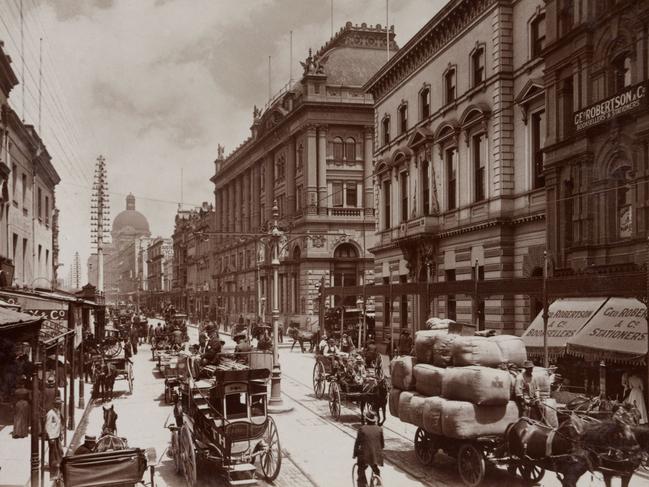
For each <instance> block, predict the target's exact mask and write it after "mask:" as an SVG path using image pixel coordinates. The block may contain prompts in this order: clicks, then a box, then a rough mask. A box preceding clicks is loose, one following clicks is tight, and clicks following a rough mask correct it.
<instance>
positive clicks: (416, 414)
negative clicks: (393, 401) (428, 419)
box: [399, 393, 427, 428]
mask: <svg viewBox="0 0 649 487" xmlns="http://www.w3.org/2000/svg"><path fill="white" fill-rule="evenodd" d="M426 399H427V397H426V396H422V395H421V394H417V393H413V394H412V397H411V398H410V400H409V401H406V400H404V401H403V403H401V404H399V418H400V419H401V421H403V422H405V423H410V424H414V425H415V426H419V427H420V428H423V427H424V406H425V404H426Z"/></svg>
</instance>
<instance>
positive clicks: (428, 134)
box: [408, 127, 433, 149]
mask: <svg viewBox="0 0 649 487" xmlns="http://www.w3.org/2000/svg"><path fill="white" fill-rule="evenodd" d="M432 140H433V132H432V131H431V130H429V129H427V128H424V127H418V128H417V130H415V132H414V133H413V134H412V135H411V136H410V138H409V139H408V147H411V148H413V149H414V148H416V147H419V146H420V145H422V144H426V143H427V142H432Z"/></svg>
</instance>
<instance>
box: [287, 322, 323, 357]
mask: <svg viewBox="0 0 649 487" xmlns="http://www.w3.org/2000/svg"><path fill="white" fill-rule="evenodd" d="M287 333H288V336H290V337H291V338H292V339H293V345H291V352H292V351H293V347H294V346H295V344H296V343H299V344H300V350H302V353H304V343H305V342H309V352H313V350H314V349H315V348H316V347H317V346H318V338H319V334H320V333H319V332H317V331H306V330H300V329H299V328H297V327H296V326H289V327H288V330H287Z"/></svg>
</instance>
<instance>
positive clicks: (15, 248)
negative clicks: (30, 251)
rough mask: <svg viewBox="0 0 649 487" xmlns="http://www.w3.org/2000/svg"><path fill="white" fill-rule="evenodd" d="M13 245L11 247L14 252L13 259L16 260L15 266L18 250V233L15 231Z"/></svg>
mask: <svg viewBox="0 0 649 487" xmlns="http://www.w3.org/2000/svg"><path fill="white" fill-rule="evenodd" d="M12 243H13V247H12V248H11V251H12V252H13V257H12V259H13V261H14V266H15V265H16V251H17V250H18V235H16V234H15V233H14V234H13V239H12Z"/></svg>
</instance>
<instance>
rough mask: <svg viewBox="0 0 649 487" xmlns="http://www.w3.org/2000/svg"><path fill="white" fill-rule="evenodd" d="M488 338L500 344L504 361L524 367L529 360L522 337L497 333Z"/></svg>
mask: <svg viewBox="0 0 649 487" xmlns="http://www.w3.org/2000/svg"><path fill="white" fill-rule="evenodd" d="M487 340H489V341H491V342H495V343H497V344H498V348H499V349H500V353H501V355H502V359H503V361H504V362H511V363H513V364H516V365H517V366H518V367H522V366H523V364H524V363H525V361H526V360H527V350H526V349H525V342H524V341H523V339H522V338H521V337H517V336H514V335H496V336H493V337H489V338H487Z"/></svg>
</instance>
